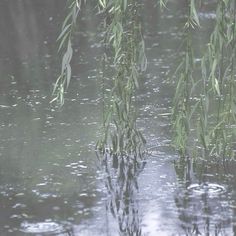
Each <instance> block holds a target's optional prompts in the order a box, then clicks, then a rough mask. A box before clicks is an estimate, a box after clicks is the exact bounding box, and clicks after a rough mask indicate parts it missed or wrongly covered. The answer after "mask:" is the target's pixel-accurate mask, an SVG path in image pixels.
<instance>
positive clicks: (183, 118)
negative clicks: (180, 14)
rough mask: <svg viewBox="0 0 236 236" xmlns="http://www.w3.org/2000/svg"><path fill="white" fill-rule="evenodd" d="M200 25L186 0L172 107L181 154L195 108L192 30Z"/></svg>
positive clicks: (176, 143)
mask: <svg viewBox="0 0 236 236" xmlns="http://www.w3.org/2000/svg"><path fill="white" fill-rule="evenodd" d="M195 27H200V23H199V19H198V15H197V11H196V8H195V1H194V0H188V18H187V21H186V23H185V26H184V30H185V32H184V37H185V52H184V56H183V59H182V61H181V63H180V65H179V66H178V68H177V70H176V73H175V75H177V76H178V81H177V87H176V91H175V97H174V99H173V101H174V104H173V109H172V129H173V133H174V146H175V148H176V149H177V150H178V151H179V152H180V154H181V155H185V153H186V147H187V141H188V137H189V132H190V120H191V118H192V114H193V112H194V110H195V106H193V108H192V110H191V104H190V95H191V94H190V91H191V88H192V87H194V84H195V82H194V78H193V71H194V67H195V65H194V53H193V45H192V30H193V29H195Z"/></svg>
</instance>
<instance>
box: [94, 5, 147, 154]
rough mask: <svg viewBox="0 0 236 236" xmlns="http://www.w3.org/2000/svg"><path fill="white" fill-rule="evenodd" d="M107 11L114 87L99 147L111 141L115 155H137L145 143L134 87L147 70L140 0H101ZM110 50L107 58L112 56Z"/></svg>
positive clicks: (106, 20)
mask: <svg viewBox="0 0 236 236" xmlns="http://www.w3.org/2000/svg"><path fill="white" fill-rule="evenodd" d="M99 2H100V7H101V8H102V9H101V11H103V12H105V13H106V17H105V20H104V26H105V32H106V37H105V43H104V44H105V46H106V49H107V51H108V52H109V54H110V55H112V56H111V60H110V63H111V64H113V68H114V70H113V76H112V78H111V79H112V80H113V87H112V90H111V93H110V95H109V97H110V99H109V101H108V104H106V108H105V115H104V132H103V137H102V139H101V140H99V142H98V145H97V146H98V148H99V149H100V150H102V151H104V149H105V147H106V146H107V145H108V146H109V145H110V144H111V146H110V148H109V149H110V152H111V153H112V154H114V155H124V154H127V155H131V154H133V155H134V156H136V157H137V156H138V155H139V154H140V153H141V152H140V149H141V147H142V145H143V144H144V143H145V139H144V138H143V136H142V134H141V132H140V131H138V130H137V128H136V117H135V108H134V95H135V90H136V89H137V88H138V79H139V74H140V72H141V71H144V70H146V66H147V59H146V56H145V46H144V40H143V38H142V32H141V23H140V19H139V15H140V12H139V11H140V7H141V5H140V3H139V1H134V0H129V1H106V0H103V1H99ZM109 54H108V55H107V56H106V58H108V57H109Z"/></svg>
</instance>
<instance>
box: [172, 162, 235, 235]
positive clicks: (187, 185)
mask: <svg viewBox="0 0 236 236" xmlns="http://www.w3.org/2000/svg"><path fill="white" fill-rule="evenodd" d="M185 161H186V164H184V166H183V167H184V171H183V173H184V177H181V176H179V180H180V183H181V185H180V188H179V190H178V191H177V194H176V197H175V203H176V207H177V208H178V215H179V219H180V220H181V222H182V223H181V227H182V229H183V230H184V232H185V234H186V235H192V234H193V235H235V230H234V227H233V226H231V224H232V222H235V216H234V214H233V211H232V206H231V205H230V204H231V200H230V198H231V196H230V195H231V194H230V192H229V191H228V189H226V188H225V187H224V185H225V183H224V181H223V180H224V178H228V175H229V172H228V171H227V172H224V169H223V168H222V165H221V168H220V169H221V170H220V169H218V172H217V173H216V172H214V171H213V172H212V170H211V169H212V168H213V169H214V168H215V167H217V166H218V167H219V164H217V163H214V162H210V163H209V162H208V164H207V165H208V167H207V169H208V172H207V173H206V167H205V166H204V165H202V163H198V162H197V163H195V164H194V165H195V166H194V165H192V164H193V163H191V159H190V158H186V160H185ZM204 163H205V162H204ZM205 164H206V163H205ZM180 165H182V163H180ZM186 166H187V168H186ZM221 171H223V173H224V175H225V177H224V178H223V179H222V178H220V179H218V180H217V177H216V176H217V175H220V174H222V172H221ZM197 175H201V176H202V177H199V178H196V176H197ZM201 179H202V180H203V181H204V182H202V183H200V184H199V183H196V181H199V180H201ZM228 180H229V179H228ZM212 181H214V182H215V181H220V182H219V184H216V183H212Z"/></svg>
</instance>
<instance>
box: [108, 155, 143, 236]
mask: <svg viewBox="0 0 236 236" xmlns="http://www.w3.org/2000/svg"><path fill="white" fill-rule="evenodd" d="M103 165H104V169H105V173H106V177H105V185H106V188H107V193H108V194H109V196H108V201H107V205H106V210H108V211H110V212H111V214H112V215H113V217H114V218H115V219H116V221H117V224H118V226H119V232H120V235H127V236H128V235H130V236H131V235H137V236H141V235H142V230H141V219H140V213H139V206H138V202H137V196H136V195H137V191H138V179H137V178H138V175H139V173H140V172H141V171H142V169H143V168H144V166H145V162H138V161H136V160H135V159H134V160H132V158H131V157H129V156H116V155H114V156H110V155H108V154H105V155H104V157H103Z"/></svg>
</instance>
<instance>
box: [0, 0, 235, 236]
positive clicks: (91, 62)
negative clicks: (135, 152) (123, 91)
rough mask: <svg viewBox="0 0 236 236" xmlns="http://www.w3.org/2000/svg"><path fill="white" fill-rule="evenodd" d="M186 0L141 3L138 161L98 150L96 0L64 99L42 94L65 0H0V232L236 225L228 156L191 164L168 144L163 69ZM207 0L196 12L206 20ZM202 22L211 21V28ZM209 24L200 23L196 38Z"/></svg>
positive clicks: (172, 61) (139, 231) (172, 56)
mask: <svg viewBox="0 0 236 236" xmlns="http://www.w3.org/2000/svg"><path fill="white" fill-rule="evenodd" d="M185 4H186V2H185V1H178V3H177V1H171V4H170V7H169V9H168V10H166V11H164V12H160V11H159V10H158V9H157V8H154V7H153V2H152V1H147V2H146V3H145V4H144V6H143V8H144V13H143V24H144V36H145V42H146V53H147V58H148V69H147V72H145V73H144V74H143V75H142V78H141V80H140V89H139V91H138V95H137V109H138V111H139V115H138V120H137V123H138V126H139V127H140V129H141V130H142V132H143V134H144V136H145V137H146V139H147V154H146V156H145V161H144V162H143V163H140V165H139V166H136V167H134V164H132V163H129V162H128V161H127V160H118V163H116V164H115V160H112V158H110V157H109V156H108V157H107V160H106V163H105V165H104V164H102V163H101V161H100V160H99V159H98V158H97V156H96V153H95V151H94V149H95V143H96V141H97V139H98V137H99V133H100V131H101V130H100V127H101V124H102V102H101V93H102V91H101V81H99V77H98V76H97V75H98V68H99V58H100V54H101V53H102V51H103V49H102V47H101V44H100V40H101V34H100V33H99V27H98V22H99V20H100V16H98V15H96V14H95V11H96V9H94V5H93V4H92V1H87V6H86V8H85V10H84V11H82V12H81V16H80V18H79V24H78V31H77V32H76V33H75V37H74V40H73V48H74V57H73V61H72V69H73V77H72V80H71V84H70V86H69V89H68V92H67V94H66V100H65V105H64V107H63V108H62V109H61V110H58V109H57V108H56V107H55V106H54V105H53V104H50V100H51V99H52V97H51V92H52V88H53V82H55V80H56V78H57V76H58V73H59V71H60V63H61V61H60V54H58V53H57V48H58V44H57V42H56V39H57V36H58V35H59V33H60V29H61V28H60V27H61V23H62V22H63V19H64V17H65V14H66V4H65V1H64V0H50V1H48V0H1V2H0V235H1V236H8V235H9V236H27V235H35V236H38V235H60V236H69V235H70V236H72V235H73V236H77V235H79V236H90V235H93V236H95V235H104V236H108V235H111V236H116V235H142V236H146V235H147V236H149V235H150V236H156V235H158V236H159V235H160V236H162V235H163V236H172V235H186V236H187V235H236V176H235V171H234V170H235V167H236V165H235V163H234V162H230V163H228V162H227V163H224V164H221V163H220V164H219V163H214V162H210V163H207V167H208V168H207V169H208V172H207V173H205V172H204V168H205V167H206V163H205V162H202V163H198V164H197V165H194V164H193V162H192V161H191V160H189V161H188V162H187V163H185V161H183V160H181V159H180V158H179V157H178V155H177V153H176V152H175V151H174V150H173V149H172V148H171V146H170V144H171V131H170V129H171V127H170V116H169V113H170V107H171V99H172V97H173V94H174V85H173V83H172V82H171V81H169V80H167V78H168V76H169V75H170V74H171V72H172V71H173V68H175V67H176V65H177V64H178V62H179V55H180V54H181V48H180V44H181V42H182V39H183V38H182V33H181V32H182V28H183V24H184V19H185V18H184V16H185V8H186V5H185ZM212 4H214V1H208V4H205V5H204V7H203V9H202V11H201V12H200V19H201V22H202V23H204V24H205V25H207V27H206V28H207V29H211V27H212V21H213V19H214V18H215V15H214V11H213V10H212ZM209 32H210V31H209ZM209 32H208V30H205V31H204V30H203V31H201V32H200V35H196V44H198V45H199V47H201V46H203V45H204V43H206V42H207V38H208V36H209Z"/></svg>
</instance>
